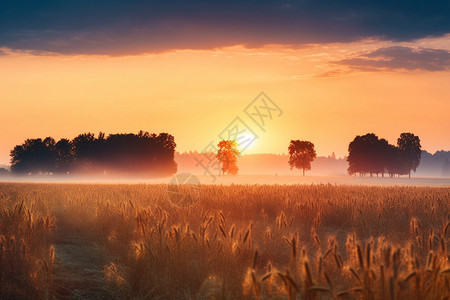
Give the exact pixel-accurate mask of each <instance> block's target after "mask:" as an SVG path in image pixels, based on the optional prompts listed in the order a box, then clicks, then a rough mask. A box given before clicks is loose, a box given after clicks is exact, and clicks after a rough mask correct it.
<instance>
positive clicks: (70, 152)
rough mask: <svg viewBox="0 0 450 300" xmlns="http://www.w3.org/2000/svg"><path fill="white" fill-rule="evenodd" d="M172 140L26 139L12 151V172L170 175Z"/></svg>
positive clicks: (141, 135)
mask: <svg viewBox="0 0 450 300" xmlns="http://www.w3.org/2000/svg"><path fill="white" fill-rule="evenodd" d="M175 147H176V144H175V140H174V137H173V136H172V135H170V134H168V133H160V134H158V135H157V134H154V133H153V134H149V133H148V132H144V131H140V132H139V133H138V134H132V133H130V134H110V135H109V136H108V137H105V134H104V133H101V132H100V134H99V135H98V137H97V138H95V135H94V134H93V133H83V134H80V135H78V136H77V137H75V138H74V139H73V140H72V141H70V140H68V139H61V140H60V141H58V142H57V143H55V140H54V139H53V138H50V137H48V138H46V139H44V140H41V139H29V140H26V141H25V142H24V143H23V144H22V145H17V146H16V147H14V149H13V150H12V151H11V154H10V155H11V170H12V171H13V172H15V173H52V172H60V173H67V172H72V171H73V172H86V171H89V172H98V173H116V172H119V173H142V174H155V175H171V174H174V173H176V171H177V164H176V162H175V160H174V158H175V156H174V155H175Z"/></svg>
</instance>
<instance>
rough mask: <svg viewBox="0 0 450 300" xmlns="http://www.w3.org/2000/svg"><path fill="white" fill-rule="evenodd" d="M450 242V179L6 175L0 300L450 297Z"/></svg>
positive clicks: (0, 212) (0, 190)
mask: <svg viewBox="0 0 450 300" xmlns="http://www.w3.org/2000/svg"><path fill="white" fill-rule="evenodd" d="M181 188H182V187H181ZM182 192H185V193H188V192H189V191H188V188H186V190H185V191H182ZM449 246H450V188H449V187H407V186H405V187H375V186H371V187H368V186H336V185H329V184H328V185H323V184H313V185H229V186H219V185H203V186H201V190H200V192H199V201H198V202H197V203H195V204H194V205H193V206H191V207H188V208H184V207H177V206H174V205H173V204H172V203H171V202H170V201H169V200H168V197H167V185H164V184H135V185H133V184H124V185H120V184H114V185H107V184H19V183H0V299H390V300H394V299H449V295H450V252H449V250H448V249H449Z"/></svg>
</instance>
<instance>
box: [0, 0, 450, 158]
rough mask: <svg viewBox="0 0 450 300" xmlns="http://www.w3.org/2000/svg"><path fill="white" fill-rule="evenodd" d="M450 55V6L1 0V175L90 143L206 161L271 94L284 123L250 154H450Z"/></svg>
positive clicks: (270, 128) (264, 133)
mask: <svg viewBox="0 0 450 300" xmlns="http://www.w3.org/2000/svg"><path fill="white" fill-rule="evenodd" d="M449 51H450V2H449V1H440V0H438V1H384V0H382V1H353V0H350V1H333V0H323V1H312V0H310V1H309V0H303V1H161V2H155V1H111V0H109V1H73V0H66V1H21V0H17V1H1V2H0V105H1V107H0V163H7V162H8V161H9V157H8V153H9V150H10V149H11V148H12V147H13V146H14V145H16V144H18V143H21V142H22V141H23V140H24V139H26V138H31V137H33V138H36V137H45V136H48V135H51V136H53V137H55V138H61V137H68V138H73V137H74V136H75V135H77V134H78V133H81V132H86V131H91V132H95V133H97V132H99V131H104V132H106V133H115V132H130V131H134V132H136V131H138V130H140V129H143V130H147V131H151V132H161V131H166V132H169V133H172V134H174V135H175V139H176V141H177V143H178V150H179V151H189V150H198V151H201V150H202V149H203V148H204V146H205V145H206V144H208V143H209V141H211V140H214V139H217V135H218V134H219V133H220V132H221V131H222V130H223V129H224V128H226V126H227V125H228V124H229V123H230V122H231V121H232V120H233V119H234V118H236V117H242V118H243V120H245V116H246V115H245V113H244V109H245V107H246V106H247V105H248V104H249V103H250V102H251V101H252V100H253V99H254V98H255V97H256V96H257V95H258V94H259V92H261V91H265V92H266V94H267V95H268V96H269V97H270V98H271V99H272V100H273V101H274V102H275V103H276V104H277V105H278V106H279V107H280V109H282V111H283V114H282V115H281V116H280V117H279V118H278V117H277V118H273V120H271V122H268V123H267V128H265V130H260V128H258V127H256V128H255V129H254V131H255V132H256V134H257V135H258V136H259V139H258V140H257V142H255V143H254V145H252V147H251V148H249V149H248V150H249V151H251V152H274V153H285V152H287V145H288V143H289V141H290V139H307V140H310V141H312V142H313V143H315V145H316V149H317V151H318V153H319V154H320V155H328V154H330V153H331V152H332V151H335V152H336V154H338V155H340V156H343V155H345V154H346V151H347V146H348V143H349V142H350V141H351V140H352V139H353V137H354V136H355V135H357V134H365V133H367V132H374V133H376V134H378V135H379V136H381V137H385V138H387V139H388V140H389V141H390V142H391V143H395V141H396V138H397V137H398V136H399V134H400V133H401V132H405V131H411V132H414V133H416V134H417V135H419V136H420V137H421V140H422V145H423V148H424V149H427V150H429V151H430V152H434V151H436V150H441V149H444V150H450V122H449V119H450V118H449V117H450V115H449V114H450V113H449V112H450V100H449V98H450V92H449V89H448V82H450V72H449V71H450V52H449ZM245 121H247V122H250V121H249V120H245ZM249 124H251V122H250V123H249ZM258 130H259V131H258Z"/></svg>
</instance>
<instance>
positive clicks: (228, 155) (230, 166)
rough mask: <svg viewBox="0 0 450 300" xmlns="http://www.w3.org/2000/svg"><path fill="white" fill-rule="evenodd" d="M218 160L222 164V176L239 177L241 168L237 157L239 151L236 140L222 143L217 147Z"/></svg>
mask: <svg viewBox="0 0 450 300" xmlns="http://www.w3.org/2000/svg"><path fill="white" fill-rule="evenodd" d="M217 147H219V150H218V151H217V159H218V160H219V162H220V163H221V164H222V174H225V173H227V174H231V175H237V173H238V171H239V168H238V166H237V156H238V155H239V150H238V149H237V142H236V140H224V141H220V142H219V144H218V145H217Z"/></svg>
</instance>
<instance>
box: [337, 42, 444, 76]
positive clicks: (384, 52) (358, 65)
mask: <svg viewBox="0 0 450 300" xmlns="http://www.w3.org/2000/svg"><path fill="white" fill-rule="evenodd" d="M335 63H338V64H341V65H346V66H349V67H351V68H353V69H358V70H364V71H380V70H409V71H412V70H426V71H445V70H449V69H450V52H449V51H447V50H443V49H429V48H419V49H415V48H411V47H402V46H394V47H386V48H380V49H377V50H375V51H372V52H369V53H365V54H361V55H359V56H357V57H354V58H350V59H344V60H340V61H337V62H335Z"/></svg>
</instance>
